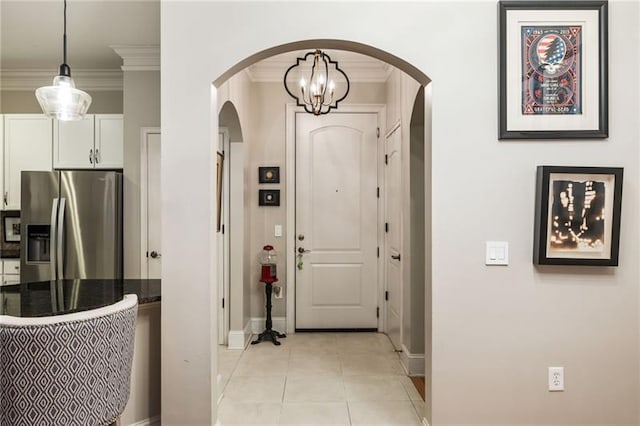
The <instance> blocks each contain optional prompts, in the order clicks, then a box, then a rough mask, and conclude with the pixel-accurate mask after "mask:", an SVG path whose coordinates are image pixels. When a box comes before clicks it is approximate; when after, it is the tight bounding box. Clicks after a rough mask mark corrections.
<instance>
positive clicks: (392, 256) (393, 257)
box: [391, 253, 400, 260]
mask: <svg viewBox="0 0 640 426" xmlns="http://www.w3.org/2000/svg"><path fill="white" fill-rule="evenodd" d="M391 258H392V259H395V260H400V253H398V255H397V256H394V255H391Z"/></svg>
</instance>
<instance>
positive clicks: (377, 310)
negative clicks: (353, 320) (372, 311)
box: [376, 306, 380, 318]
mask: <svg viewBox="0 0 640 426" xmlns="http://www.w3.org/2000/svg"><path fill="white" fill-rule="evenodd" d="M376 318H380V306H378V307H377V308H376Z"/></svg>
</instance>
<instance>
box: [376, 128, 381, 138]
mask: <svg viewBox="0 0 640 426" xmlns="http://www.w3.org/2000/svg"><path fill="white" fill-rule="evenodd" d="M376 137H377V138H379V137H380V127H376Z"/></svg>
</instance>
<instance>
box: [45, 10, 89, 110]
mask: <svg viewBox="0 0 640 426" xmlns="http://www.w3.org/2000/svg"><path fill="white" fill-rule="evenodd" d="M36 98H38V103H40V107H41V108H42V111H43V112H44V113H45V114H46V115H47V116H49V117H53V118H57V119H58V120H60V121H73V120H80V119H81V118H82V117H84V115H85V114H86V113H87V110H88V109H89V105H91V96H89V94H88V93H87V92H83V91H82V90H79V89H76V85H75V83H74V82H73V78H71V68H70V67H69V65H67V0H64V33H63V36H62V64H61V65H60V74H59V75H57V76H55V77H54V78H53V85H52V86H44V87H40V88H39V89H37V90H36Z"/></svg>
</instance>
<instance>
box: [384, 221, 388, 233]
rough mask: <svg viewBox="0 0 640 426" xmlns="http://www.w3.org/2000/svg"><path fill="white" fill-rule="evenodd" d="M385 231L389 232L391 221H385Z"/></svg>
mask: <svg viewBox="0 0 640 426" xmlns="http://www.w3.org/2000/svg"><path fill="white" fill-rule="evenodd" d="M384 232H389V222H385V223H384Z"/></svg>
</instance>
